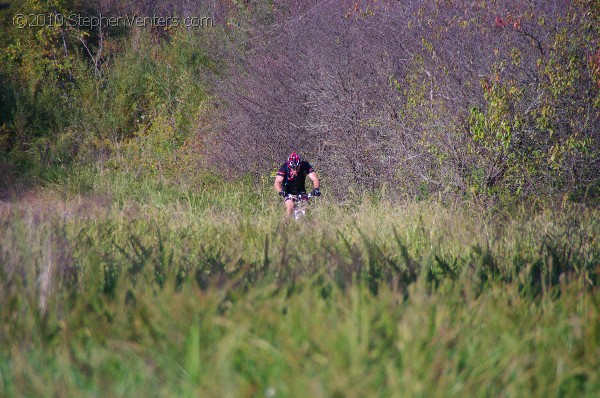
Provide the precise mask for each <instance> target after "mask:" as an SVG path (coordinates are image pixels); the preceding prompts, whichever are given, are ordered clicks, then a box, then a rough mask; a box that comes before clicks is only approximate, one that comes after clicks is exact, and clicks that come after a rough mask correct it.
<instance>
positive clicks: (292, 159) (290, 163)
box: [288, 152, 302, 169]
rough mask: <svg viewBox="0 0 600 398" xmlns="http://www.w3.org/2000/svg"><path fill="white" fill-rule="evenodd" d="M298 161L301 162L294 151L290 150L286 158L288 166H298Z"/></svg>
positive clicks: (294, 167)
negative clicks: (290, 152)
mask: <svg viewBox="0 0 600 398" xmlns="http://www.w3.org/2000/svg"><path fill="white" fill-rule="evenodd" d="M300 162H302V159H300V156H298V154H297V153H296V152H292V154H291V155H290V157H289V158H288V167H289V168H291V169H297V168H298V167H300Z"/></svg>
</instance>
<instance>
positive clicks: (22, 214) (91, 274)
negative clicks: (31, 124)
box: [0, 181, 600, 397]
mask: <svg viewBox="0 0 600 398" xmlns="http://www.w3.org/2000/svg"><path fill="white" fill-rule="evenodd" d="M155 183H156V182H154V183H152V182H145V183H142V185H140V186H139V187H138V188H142V189H147V192H152V191H153V189H151V188H152V187H153V185H152V184H155ZM75 184H77V182H75ZM95 184H97V185H98V184H99V185H101V184H102V181H96V182H95ZM111 184H112V183H111ZM143 184H150V185H148V186H145V188H144V185H143ZM111 186H113V187H114V190H113V192H112V199H111V200H110V201H108V202H107V201H106V199H99V198H100V197H96V198H98V199H96V200H94V199H93V198H94V197H88V198H87V199H82V198H79V197H77V196H69V195H70V194H69V195H66V196H63V197H60V198H56V199H52V197H49V198H46V199H45V200H44V202H43V203H44V204H45V206H44V205H35V204H34V205H26V204H23V203H21V204H19V203H15V204H13V205H12V206H5V208H4V209H3V210H2V217H1V218H0V219H1V222H2V227H1V228H0V262H1V264H2V266H1V267H0V286H1V289H2V291H1V294H0V340H1V341H2V345H1V346H0V391H2V395H5V396H56V395H61V396H81V395H101V396H131V395H140V394H145V395H149V396H231V397H238V396H356V397H363V396H465V395H467V396H473V395H476V396H488V395H491V396H498V395H503V396H530V395H534V396H543V395H551V396H596V395H598V393H600V372H599V371H598V369H600V360H599V359H598V358H600V355H599V354H600V299H599V295H598V274H599V271H600V270H599V268H598V264H599V261H598V259H599V255H600V247H599V240H598V231H599V228H598V211H597V210H595V209H585V208H574V207H573V208H570V207H568V206H567V207H566V208H565V209H562V210H557V209H540V210H538V211H535V212H531V211H526V209H522V210H514V211H511V212H510V213H506V214H505V213H502V212H499V211H481V210H477V209H475V208H473V207H470V206H467V205H452V204H450V205H444V204H441V203H424V202H421V203H417V202H410V201H408V202H406V203H401V204H400V203H393V202H388V201H386V200H373V199H369V198H362V199H361V200H358V199H357V200H354V201H352V202H347V203H342V204H338V203H334V202H330V201H329V200H328V199H327V198H323V199H321V200H318V201H314V202H313V206H312V208H311V209H310V210H311V213H310V215H309V218H308V219H307V220H306V222H302V223H295V222H287V221H285V220H283V218H282V214H283V209H282V208H281V205H280V204H279V203H278V202H277V200H276V198H274V197H273V196H274V195H273V193H272V192H271V191H270V190H269V189H270V187H269V186H268V184H267V183H266V182H265V183H264V184H263V186H259V187H258V189H256V188H254V187H249V186H242V185H240V184H225V185H224V186H222V187H221V189H220V190H216V189H207V190H206V191H202V192H187V191H185V190H177V189H175V188H172V187H171V188H168V187H164V189H163V191H161V190H158V191H156V190H154V192H155V193H154V194H149V195H148V196H146V197H145V199H144V198H142V197H137V198H135V200H133V199H131V198H130V199H127V195H126V192H127V190H128V189H130V188H131V187H130V186H128V185H127V184H123V185H118V184H112V185H111ZM118 187H122V188H118ZM155 188H156V187H155ZM119 189H122V191H119ZM156 192H158V193H156ZM53 200H54V204H52V201H53ZM49 203H50V204H49Z"/></svg>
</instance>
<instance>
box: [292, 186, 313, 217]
mask: <svg viewBox="0 0 600 398" xmlns="http://www.w3.org/2000/svg"><path fill="white" fill-rule="evenodd" d="M313 197H314V196H313V195H312V194H310V193H303V194H300V195H292V194H289V195H287V196H286V198H290V199H291V200H292V201H293V202H294V211H293V212H292V215H293V216H294V220H301V219H302V218H304V217H305V216H306V211H307V209H308V201H309V200H310V199H311V198H313Z"/></svg>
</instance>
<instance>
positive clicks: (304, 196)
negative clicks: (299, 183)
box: [285, 193, 315, 200]
mask: <svg viewBox="0 0 600 398" xmlns="http://www.w3.org/2000/svg"><path fill="white" fill-rule="evenodd" d="M314 197H315V196H314V195H313V194H311V193H301V194H299V195H293V194H291V193H290V194H287V195H286V196H285V198H286V199H287V198H289V199H292V200H309V199H311V198H314Z"/></svg>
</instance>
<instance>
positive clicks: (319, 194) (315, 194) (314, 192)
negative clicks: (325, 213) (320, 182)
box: [310, 188, 321, 196]
mask: <svg viewBox="0 0 600 398" xmlns="http://www.w3.org/2000/svg"><path fill="white" fill-rule="evenodd" d="M310 194H311V195H312V196H321V191H319V188H315V189H313V191H312V192H311V193H310Z"/></svg>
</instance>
